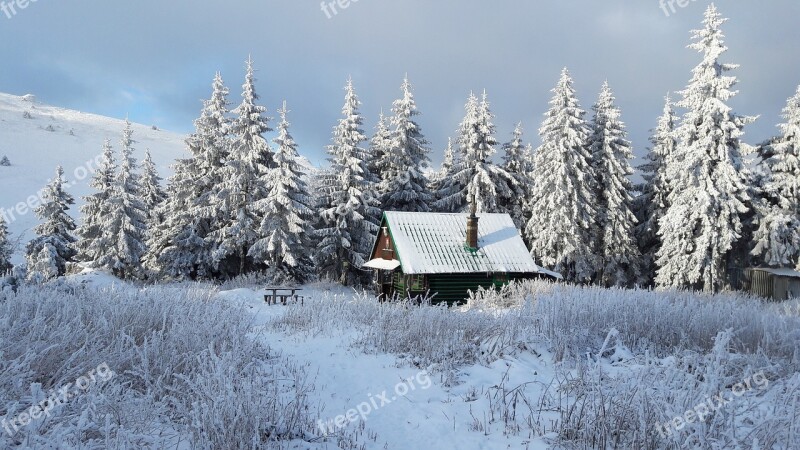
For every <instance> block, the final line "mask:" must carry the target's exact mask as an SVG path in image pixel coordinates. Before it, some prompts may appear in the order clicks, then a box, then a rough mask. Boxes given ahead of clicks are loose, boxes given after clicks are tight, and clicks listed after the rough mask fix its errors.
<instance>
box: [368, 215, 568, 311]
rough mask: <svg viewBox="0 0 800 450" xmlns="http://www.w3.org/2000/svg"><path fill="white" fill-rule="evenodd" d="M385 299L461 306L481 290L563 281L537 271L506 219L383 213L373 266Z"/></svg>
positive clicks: (373, 253) (523, 245)
mask: <svg viewBox="0 0 800 450" xmlns="http://www.w3.org/2000/svg"><path fill="white" fill-rule="evenodd" d="M364 268H370V269H374V270H375V271H376V289H377V290H378V294H379V295H380V296H381V297H382V298H393V297H394V296H395V295H398V296H400V297H410V298H414V297H417V296H425V295H426V294H430V295H431V296H433V300H432V301H433V302H437V303H438V302H450V303H455V302H462V301H464V300H465V299H467V298H468V297H469V291H475V290H477V289H478V287H483V288H492V287H500V286H502V285H504V284H507V283H508V282H510V281H512V280H524V279H532V278H551V279H560V278H561V275H560V274H557V273H555V272H551V271H549V270H546V269H543V268H541V267H539V266H538V265H536V263H535V262H534V261H533V258H532V257H531V255H530V253H529V252H528V249H527V247H525V243H524V242H523V241H522V237H521V236H520V233H519V230H517V228H516V226H515V225H514V221H513V220H512V219H511V216H509V215H508V214H446V213H416V212H392V211H388V212H385V213H384V215H383V219H382V221H381V227H380V230H379V232H378V236H377V238H376V239H375V244H374V246H373V248H372V254H371V260H370V261H369V262H368V263H366V264H365V265H364Z"/></svg>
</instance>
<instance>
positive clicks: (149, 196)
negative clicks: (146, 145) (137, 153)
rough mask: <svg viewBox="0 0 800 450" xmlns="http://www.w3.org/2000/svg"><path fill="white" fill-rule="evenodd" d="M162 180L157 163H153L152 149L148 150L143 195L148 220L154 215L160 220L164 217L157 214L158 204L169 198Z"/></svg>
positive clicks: (145, 154) (145, 155)
mask: <svg viewBox="0 0 800 450" xmlns="http://www.w3.org/2000/svg"><path fill="white" fill-rule="evenodd" d="M161 180H162V178H161V177H160V176H159V175H158V170H157V169H156V165H155V163H153V158H152V156H150V150H146V151H145V153H144V160H143V161H142V183H141V184H142V192H141V197H142V201H143V202H144V207H145V212H146V213H147V218H148V221H151V220H152V219H153V218H154V217H155V218H157V219H158V221H159V222H160V221H161V219H162V218H161V217H158V216H157V215H156V214H155V212H156V211H157V208H158V206H159V205H160V204H161V203H162V202H163V201H164V200H165V199H166V198H167V194H166V193H165V192H164V190H163V189H162V188H161Z"/></svg>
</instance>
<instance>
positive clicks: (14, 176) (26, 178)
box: [0, 93, 185, 263]
mask: <svg viewBox="0 0 800 450" xmlns="http://www.w3.org/2000/svg"><path fill="white" fill-rule="evenodd" d="M25 112H28V113H29V114H30V116H31V119H26V118H24V117H23V114H24V113H25ZM48 127H52V128H51V129H53V130H54V131H48V130H47V128H48ZM124 127H125V121H124V120H120V119H112V118H108V117H103V116H98V115H93V114H86V113H82V112H78V111H72V110H68V109H63V108H57V107H53V106H48V105H45V104H42V103H37V102H36V101H35V98H34V97H33V96H25V97H19V96H14V95H9V94H2V93H0V158H2V156H3V155H7V156H8V158H9V160H10V161H11V166H9V167H5V166H0V208H2V209H0V213H3V212H4V211H5V212H6V215H7V217H6V218H7V219H11V217H10V216H11V215H12V214H13V220H9V222H10V223H9V226H8V228H9V231H10V232H11V235H12V240H16V239H15V238H16V237H18V236H19V235H23V236H22V239H21V243H22V244H23V246H22V247H20V248H18V249H17V253H16V256H15V258H14V259H13V262H15V263H20V262H22V253H21V252H22V251H23V250H24V248H23V247H24V243H26V242H27V241H29V240H30V239H31V238H32V237H33V232H32V230H33V227H34V226H35V225H36V224H37V223H38V221H37V219H36V217H35V215H34V214H33V212H32V211H28V212H26V213H24V214H20V213H18V212H17V211H16V210H15V208H16V206H17V205H18V204H19V203H23V204H25V203H27V202H28V201H29V200H28V199H29V197H31V196H36V195H37V192H38V191H40V190H41V189H42V188H44V187H45V185H46V184H47V182H48V181H49V180H50V179H51V178H52V176H53V173H54V171H55V168H56V166H58V165H61V166H63V167H64V171H65V179H66V181H67V182H69V183H74V185H73V186H71V187H70V188H69V189H68V192H69V193H70V194H72V195H73V196H74V197H75V202H76V204H75V206H74V207H73V208H71V210H70V211H69V213H70V215H71V216H72V217H73V218H74V219H75V220H76V221H78V220H79V219H80V218H79V215H80V214H79V212H78V208H79V207H80V206H81V205H82V204H83V199H82V197H83V196H84V195H88V194H90V193H91V188H90V187H89V181H90V178H91V173H89V174H87V171H91V170H94V169H96V168H97V167H98V165H97V164H96V163H95V162H94V161H95V159H96V158H97V157H98V156H99V155H101V154H102V148H103V141H104V140H105V139H110V140H111V142H112V145H114V149H115V151H118V150H119V145H118V143H119V141H120V139H121V136H122V130H123V128H124ZM133 130H134V133H133V139H134V140H136V141H137V142H136V144H134V146H135V148H136V153H135V155H136V157H137V158H138V159H142V158H143V157H144V152H145V150H146V149H148V148H149V149H150V151H151V153H152V156H153V160H154V162H155V163H156V166H157V167H158V171H159V173H160V174H161V175H162V176H163V177H165V178H166V177H168V176H169V175H170V174H171V170H170V167H169V166H170V165H171V164H172V163H173V162H174V160H175V159H176V158H179V157H184V156H185V155H184V150H183V149H184V142H183V140H184V136H182V135H179V134H175V133H170V132H166V131H156V130H153V129H152V127H150V126H145V125H138V124H134V125H133ZM70 133H72V134H70ZM81 176H82V177H81Z"/></svg>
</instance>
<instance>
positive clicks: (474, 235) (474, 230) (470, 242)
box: [467, 195, 478, 250]
mask: <svg viewBox="0 0 800 450" xmlns="http://www.w3.org/2000/svg"><path fill="white" fill-rule="evenodd" d="M471 198H472V201H471V204H470V208H469V211H470V214H469V218H468V219H467V247H468V248H470V249H471V250H477V249H478V216H477V215H476V214H475V213H476V212H477V204H476V202H475V196H474V195H473V196H472V197H471Z"/></svg>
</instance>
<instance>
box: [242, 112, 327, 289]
mask: <svg viewBox="0 0 800 450" xmlns="http://www.w3.org/2000/svg"><path fill="white" fill-rule="evenodd" d="M278 113H279V114H280V117H281V122H280V124H279V125H278V136H277V137H276V138H275V139H274V141H273V142H274V143H275V145H276V146H277V151H276V153H275V156H274V161H275V167H274V168H273V169H271V170H270V171H269V172H268V173H267V174H266V176H265V180H264V182H265V183H266V185H267V197H266V198H265V199H263V200H260V201H259V202H258V203H257V204H256V207H257V208H258V209H259V211H262V214H261V215H262V216H263V219H262V220H261V225H260V227H259V230H258V233H259V236H260V239H259V240H258V241H257V242H256V243H255V244H254V245H253V246H252V247H251V248H250V250H249V256H250V257H251V258H252V259H254V260H258V261H261V260H263V261H265V262H266V264H267V266H269V273H270V274H271V278H272V279H273V280H274V281H275V282H280V283H284V282H294V283H304V282H305V281H307V280H308V279H309V278H310V277H311V273H312V269H313V261H312V260H311V258H310V257H309V255H308V248H309V241H308V234H309V229H310V228H309V220H310V218H311V215H312V212H311V209H310V208H309V204H310V202H311V196H310V195H309V193H308V188H307V186H306V183H305V181H304V180H303V177H304V176H305V174H304V173H303V170H302V168H301V167H300V165H299V164H298V162H297V160H298V158H299V157H300V155H299V154H298V152H297V144H296V143H295V141H294V139H293V138H292V135H291V134H290V133H289V125H290V124H289V121H288V120H287V119H286V114H287V113H288V110H287V109H286V102H284V103H283V108H282V109H281V110H279V111H278Z"/></svg>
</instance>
